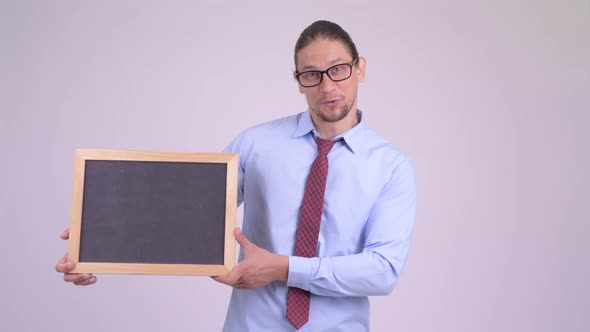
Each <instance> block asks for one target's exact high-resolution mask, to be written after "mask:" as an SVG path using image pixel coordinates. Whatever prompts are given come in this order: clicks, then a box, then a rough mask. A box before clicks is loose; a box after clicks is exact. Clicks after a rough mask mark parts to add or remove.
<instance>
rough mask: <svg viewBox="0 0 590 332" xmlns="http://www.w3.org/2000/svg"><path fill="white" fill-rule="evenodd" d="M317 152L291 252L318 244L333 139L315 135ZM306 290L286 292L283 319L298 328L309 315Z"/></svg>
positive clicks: (309, 251)
mask: <svg viewBox="0 0 590 332" xmlns="http://www.w3.org/2000/svg"><path fill="white" fill-rule="evenodd" d="M316 143H317V144H318V156H317V157H316V159H315V160H314V161H313V164H312V165H311V170H310V171H309V175H308V176H307V184H306V185H305V193H304V194H303V204H302V205H301V213H300V216H299V225H298V226H297V238H296V239H295V253H294V255H295V256H300V257H315V255H316V251H317V248H318V235H319V233H320V221H321V220H322V209H323V206H324V192H325V191H326V178H327V177H328V157H327V155H328V152H330V150H331V149H332V147H333V146H334V143H335V142H334V141H329V140H325V139H322V138H319V137H317V138H316ZM309 300H310V293H309V292H308V291H306V290H303V289H301V288H295V287H289V291H288V293H287V320H289V322H291V324H293V326H295V328H297V329H300V328H301V327H302V326H303V325H304V324H305V323H307V321H308V319H309Z"/></svg>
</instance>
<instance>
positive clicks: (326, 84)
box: [320, 73, 336, 91]
mask: <svg viewBox="0 0 590 332" xmlns="http://www.w3.org/2000/svg"><path fill="white" fill-rule="evenodd" d="M335 87H336V82H334V81H332V79H331V78H330V77H329V76H328V73H322V81H321V82H320V91H332V90H334V88H335Z"/></svg>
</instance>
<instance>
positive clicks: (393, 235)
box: [287, 159, 416, 296]
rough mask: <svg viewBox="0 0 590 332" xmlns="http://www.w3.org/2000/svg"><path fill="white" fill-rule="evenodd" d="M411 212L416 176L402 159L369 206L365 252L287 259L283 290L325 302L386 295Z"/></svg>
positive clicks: (401, 257)
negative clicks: (297, 291)
mask: <svg viewBox="0 0 590 332" xmlns="http://www.w3.org/2000/svg"><path fill="white" fill-rule="evenodd" d="M415 210H416V183H415V177H414V170H413V168H412V166H411V164H410V162H409V161H408V160H407V159H405V160H404V161H402V162H401V163H400V164H399V166H398V167H397V168H396V169H395V170H394V172H393V174H392V176H391V178H390V180H389V181H388V182H387V184H386V185H385V186H384V188H383V190H382V191H381V194H380V196H379V198H378V199H377V201H376V202H375V204H374V206H373V209H372V211H371V213H370V215H369V218H368V220H367V225H366V228H365V244H364V249H363V251H362V252H361V253H359V254H354V255H346V256H334V257H312V258H304V257H295V256H291V257H289V278H288V281H287V284H288V285H289V286H292V287H298V288H302V289H305V290H309V291H310V292H311V293H313V294H317V295H323V296H369V295H386V294H389V293H390V292H391V291H392V290H393V286H394V285H395V283H396V281H397V279H398V277H399V274H400V271H401V269H402V267H403V265H404V263H405V260H406V257H407V254H408V249H409V246H410V241H411V235H412V229H413V225H414V220H415Z"/></svg>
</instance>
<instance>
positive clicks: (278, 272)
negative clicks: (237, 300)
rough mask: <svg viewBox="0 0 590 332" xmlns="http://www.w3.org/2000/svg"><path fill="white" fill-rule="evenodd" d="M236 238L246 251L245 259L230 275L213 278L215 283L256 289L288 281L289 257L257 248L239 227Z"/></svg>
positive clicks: (235, 234)
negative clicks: (274, 282) (276, 281)
mask: <svg viewBox="0 0 590 332" xmlns="http://www.w3.org/2000/svg"><path fill="white" fill-rule="evenodd" d="M234 236H235V238H236V241H238V243H239V244H240V246H241V247H242V249H244V259H242V261H241V262H240V263H239V264H238V265H236V266H235V267H234V268H233V270H231V272H230V273H229V274H228V275H226V276H220V277H213V279H215V281H217V282H220V283H223V284H226V285H228V286H231V287H235V288H240V289H254V288H259V287H263V286H265V285H267V284H269V283H270V282H272V281H275V280H284V281H286V280H287V276H288V273H289V257H288V256H282V255H276V254H273V253H271V252H269V251H268V250H265V249H262V248H260V247H258V246H256V245H255V244H254V243H252V242H250V241H249V240H248V239H247V238H246V237H245V236H244V234H242V232H241V231H240V229H239V228H237V227H236V229H235V230H234Z"/></svg>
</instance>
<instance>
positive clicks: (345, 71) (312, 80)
mask: <svg viewBox="0 0 590 332" xmlns="http://www.w3.org/2000/svg"><path fill="white" fill-rule="evenodd" d="M358 61H359V58H356V59H354V60H352V61H351V62H348V63H339V64H337V65H334V66H332V67H330V68H328V69H326V70H323V71H322V70H308V71H304V72H301V73H300V72H298V71H296V72H295V77H296V78H297V81H299V84H301V86H302V87H304V88H311V87H312V86H316V85H320V83H322V79H323V78H324V74H326V76H328V77H329V78H330V79H331V80H332V81H334V82H340V81H344V80H347V79H348V78H350V76H351V75H352V66H353V65H355V64H356V63H357V62H358Z"/></svg>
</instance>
